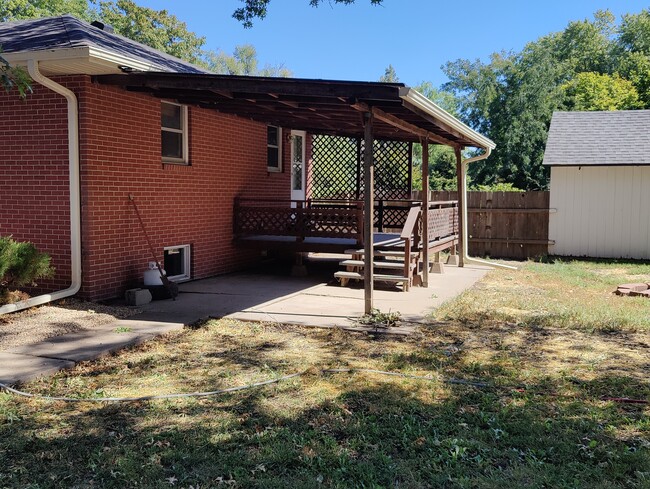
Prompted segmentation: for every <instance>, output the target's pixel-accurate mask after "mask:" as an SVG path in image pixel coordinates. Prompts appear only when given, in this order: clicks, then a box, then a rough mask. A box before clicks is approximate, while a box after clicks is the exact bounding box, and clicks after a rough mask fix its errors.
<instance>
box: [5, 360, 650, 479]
mask: <svg viewBox="0 0 650 489" xmlns="http://www.w3.org/2000/svg"><path fill="white" fill-rule="evenodd" d="M413 361H414V362H415V363H416V364H417V363H418V362H419V361H420V360H418V359H417V358H413ZM331 380H332V381H333V382H340V383H345V385H346V386H347V387H345V388H344V389H343V390H342V391H341V392H339V393H338V394H336V395H334V396H332V397H331V398H328V399H324V400H320V401H318V402H316V401H315V400H314V399H308V400H306V401H305V403H304V406H303V407H302V408H301V409H299V410H296V411H295V412H294V411H292V410H282V409H281V408H279V407H278V406H275V408H270V407H269V406H270V405H271V404H272V403H276V402H278V400H280V399H282V398H284V397H295V396H300V395H304V391H303V388H307V390H308V387H309V385H303V384H309V382H310V381H309V379H305V380H304V381H303V382H302V383H301V382H295V383H289V384H284V385H281V386H277V387H274V388H264V389H260V390H256V391H247V392H246V393H242V394H238V395H231V396H228V397H225V398H220V399H212V400H186V401H185V400H184V401H169V402H165V401H160V402H151V403H140V404H119V405H108V406H104V407H99V408H87V407H75V406H69V405H60V404H40V405H32V406H31V407H28V406H25V405H21V401H18V400H13V399H11V400H10V399H8V398H3V399H0V406H1V409H2V411H0V413H1V414H2V415H3V416H2V419H3V420H4V421H3V422H2V425H0V433H1V435H2V437H1V441H0V447H1V449H0V486H7V487H116V488H117V487H119V488H124V487H171V486H172V485H173V486H176V487H190V486H193V487H202V488H203V487H224V486H231V487H296V488H297V487H412V488H420V487H504V488H506V487H507V488H512V487H540V488H541V487H590V488H599V487H634V486H639V487H641V486H643V485H644V484H647V483H648V482H649V481H650V473H649V471H648V467H650V454H649V450H648V442H647V434H648V430H649V429H650V426H649V425H648V421H647V418H645V417H644V413H643V407H642V406H635V405H625V406H621V405H616V404H612V403H603V402H600V401H597V400H594V399H593V397H592V396H594V395H601V392H603V390H602V386H611V385H612V383H616V384H617V385H619V386H620V387H621V388H622V390H623V391H625V392H637V395H638V394H639V393H645V395H647V394H648V388H647V386H645V385H643V384H640V383H638V382H637V381H635V380H630V379H624V378H616V379H614V378H609V377H599V378H596V379H594V380H593V381H591V382H589V383H584V384H581V385H575V384H571V383H568V382H564V381H561V380H557V381H550V380H545V381H543V382H540V383H537V384H533V385H528V386H527V389H526V390H525V391H517V390H508V389H503V388H502V389H488V390H476V389H473V388H468V387H465V386H453V387H450V388H449V389H448V390H445V391H444V394H441V395H440V396H437V397H431V396H430V395H429V394H430V392H429V390H430V389H431V388H432V386H431V384H426V383H422V382H414V381H409V382H396V381H392V380H391V381H381V382H361V381H360V380H361V379H359V378H356V381H355V378H354V376H352V377H349V378H347V379H342V378H340V377H333V378H332V379H331ZM366 380H367V379H366ZM569 390H571V392H568V391H569ZM563 392H567V393H568V394H569V395H567V396H566V397H564V396H559V395H558V394H559V393H563ZM644 436H645V440H644Z"/></svg>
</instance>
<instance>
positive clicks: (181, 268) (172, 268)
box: [163, 245, 191, 282]
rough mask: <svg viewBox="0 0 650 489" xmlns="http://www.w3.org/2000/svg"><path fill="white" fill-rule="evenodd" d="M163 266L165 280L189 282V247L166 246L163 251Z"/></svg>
mask: <svg viewBox="0 0 650 489" xmlns="http://www.w3.org/2000/svg"><path fill="white" fill-rule="evenodd" d="M163 257H164V266H163V268H164V269H165V273H166V274H167V278H168V279H169V280H172V281H174V282H182V281H183V280H189V279H190V278H191V277H190V245H180V246H167V247H166V248H165V249H164V253H163Z"/></svg>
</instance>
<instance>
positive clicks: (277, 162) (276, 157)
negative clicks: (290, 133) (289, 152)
mask: <svg viewBox="0 0 650 489" xmlns="http://www.w3.org/2000/svg"><path fill="white" fill-rule="evenodd" d="M266 150H267V151H266V152H267V156H266V167H267V169H268V171H275V172H280V171H282V129H281V128H279V127H277V126H267V127H266Z"/></svg>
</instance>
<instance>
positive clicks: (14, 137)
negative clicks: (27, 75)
mask: <svg viewBox="0 0 650 489" xmlns="http://www.w3.org/2000/svg"><path fill="white" fill-rule="evenodd" d="M78 80H79V79H70V80H69V83H68V84H69V85H70V86H71V87H78V86H79V83H78ZM33 90H34V92H33V93H31V94H29V95H28V96H27V98H26V99H24V100H23V99H21V98H20V97H19V96H18V93H17V92H16V91H13V92H10V93H6V92H5V91H4V90H0V148H1V151H0V154H1V158H0V174H1V178H0V235H2V236H6V235H13V237H14V239H16V240H20V241H31V242H33V243H34V244H35V245H36V246H37V247H38V249H39V250H41V251H44V252H47V253H49V254H50V256H51V257H52V265H53V266H54V267H55V268H56V276H55V278H54V279H52V280H47V281H39V285H40V286H41V287H40V289H41V290H49V291H52V290H57V289H63V288H66V287H67V286H69V284H70V207H69V190H68V189H69V187H68V185H69V183H68V182H69V179H68V136H67V134H68V129H67V124H68V122H67V121H68V119H67V104H66V100H65V98H64V97H62V96H61V95H58V94H55V93H54V92H51V91H50V90H48V89H45V88H43V87H41V86H39V85H34V87H33Z"/></svg>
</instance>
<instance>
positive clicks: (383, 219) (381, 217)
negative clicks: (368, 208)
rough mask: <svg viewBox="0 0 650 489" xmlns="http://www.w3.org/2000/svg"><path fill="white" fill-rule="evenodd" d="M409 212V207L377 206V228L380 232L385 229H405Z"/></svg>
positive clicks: (375, 214)
mask: <svg viewBox="0 0 650 489" xmlns="http://www.w3.org/2000/svg"><path fill="white" fill-rule="evenodd" d="M409 210H410V208H409V207H404V206H399V205H390V204H388V205H383V206H381V207H380V206H375V213H374V219H375V221H374V222H375V227H377V228H378V230H380V231H382V230H383V229H385V228H403V227H404V223H405V222H406V218H407V217H408V215H409Z"/></svg>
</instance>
